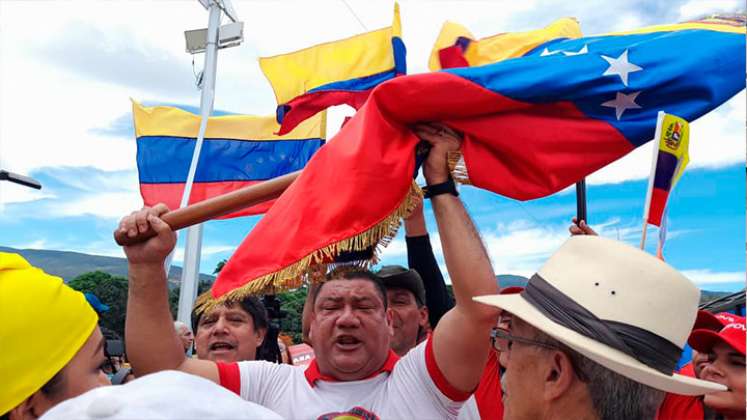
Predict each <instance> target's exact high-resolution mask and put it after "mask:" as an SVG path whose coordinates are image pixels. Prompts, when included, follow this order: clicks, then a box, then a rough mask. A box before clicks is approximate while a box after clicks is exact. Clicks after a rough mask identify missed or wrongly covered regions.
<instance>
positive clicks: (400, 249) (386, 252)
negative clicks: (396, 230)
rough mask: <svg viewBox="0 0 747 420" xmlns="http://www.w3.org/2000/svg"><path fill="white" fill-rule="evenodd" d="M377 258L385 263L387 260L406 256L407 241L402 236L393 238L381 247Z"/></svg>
mask: <svg viewBox="0 0 747 420" xmlns="http://www.w3.org/2000/svg"><path fill="white" fill-rule="evenodd" d="M379 257H380V258H379V259H380V260H381V261H382V262H383V263H385V264H386V262H387V260H392V259H399V258H402V257H405V258H407V243H405V240H404V239H403V238H395V239H394V240H392V241H391V242H389V245H387V246H386V248H382V251H381V254H379Z"/></svg>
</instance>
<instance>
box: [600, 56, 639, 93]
mask: <svg viewBox="0 0 747 420" xmlns="http://www.w3.org/2000/svg"><path fill="white" fill-rule="evenodd" d="M602 58H604V59H605V60H606V61H607V62H608V63H609V64H610V66H609V67H608V68H607V70H606V71H605V72H604V73H603V74H602V76H620V79H621V80H622V82H623V84H624V85H625V86H627V85H628V73H633V72H636V71H641V70H643V69H642V68H641V67H638V66H636V65H635V64H633V63H631V62H629V61H628V50H625V51H624V52H623V53H622V54H620V56H619V57H617V58H612V57H607V56H606V55H603V56H602Z"/></svg>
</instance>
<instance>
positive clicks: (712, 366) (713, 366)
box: [700, 360, 724, 378]
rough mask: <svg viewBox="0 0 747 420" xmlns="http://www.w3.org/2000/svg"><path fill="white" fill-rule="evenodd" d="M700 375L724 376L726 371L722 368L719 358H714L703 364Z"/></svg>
mask: <svg viewBox="0 0 747 420" xmlns="http://www.w3.org/2000/svg"><path fill="white" fill-rule="evenodd" d="M700 376H702V377H704V378H706V377H708V376H715V377H722V376H724V372H723V371H722V370H721V366H720V365H719V363H718V360H714V361H712V362H707V363H705V365H704V366H703V370H702V371H701V372H700Z"/></svg>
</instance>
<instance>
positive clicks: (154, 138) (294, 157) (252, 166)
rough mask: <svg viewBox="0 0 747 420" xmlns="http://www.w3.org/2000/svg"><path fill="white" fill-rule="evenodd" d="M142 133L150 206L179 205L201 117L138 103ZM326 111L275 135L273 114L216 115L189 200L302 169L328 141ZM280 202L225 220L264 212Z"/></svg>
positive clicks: (140, 152) (142, 172)
mask: <svg viewBox="0 0 747 420" xmlns="http://www.w3.org/2000/svg"><path fill="white" fill-rule="evenodd" d="M132 115H133V117H134V120H135V136H136V137H137V167H138V175H139V177H140V194H141V195H142V196H143V201H144V202H145V205H146V206H152V205H155V204H156V203H165V204H166V205H168V206H169V208H171V209H176V208H179V204H180V202H181V198H182V193H183V192H184V185H185V183H186V181H187V174H188V172H189V165H190V163H191V162H192V153H193V151H194V147H195V142H196V139H197V134H198V131H199V128H200V116H199V115H195V114H192V113H190V112H187V111H184V110H181V109H179V108H174V107H170V106H154V107H144V106H142V105H140V104H138V103H136V102H133V104H132ZM325 118H326V112H324V113H321V114H319V115H318V116H316V117H314V118H311V119H308V120H306V121H304V122H303V124H301V125H299V126H298V127H297V128H296V129H295V130H293V131H292V132H290V133H288V134H287V135H284V136H277V135H275V134H273V132H276V131H277V130H278V124H277V123H276V122H275V118H274V117H272V116H267V117H255V116H250V115H225V116H220V117H210V119H209V120H208V125H207V131H206V132H205V139H204V142H203V144H202V150H201V151H200V160H199V162H198V163H197V172H195V179H194V184H192V195H191V197H190V200H189V203H190V204H191V203H196V202H199V201H202V200H205V199H207V198H210V197H214V196H217V195H221V194H225V193H227V192H230V191H233V190H236V189H239V188H242V187H245V186H248V185H252V184H257V183H260V182H262V181H264V180H267V179H271V178H275V177H278V176H281V175H285V174H287V173H290V172H294V171H297V170H299V169H302V168H303V167H304V166H306V163H307V162H308V161H309V159H311V156H313V155H314V153H316V151H317V150H319V148H320V147H321V146H322V145H323V144H324V141H325V137H326V134H325V133H326V121H325ZM273 202H274V201H271V202H266V203H262V204H259V205H256V206H253V207H250V208H247V209H244V210H241V211H238V212H235V213H231V214H229V215H227V216H223V217H222V218H231V217H238V216H246V215H250V214H260V213H264V212H266V211H267V209H268V208H270V206H272V204H273Z"/></svg>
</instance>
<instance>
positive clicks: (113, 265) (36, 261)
mask: <svg viewBox="0 0 747 420" xmlns="http://www.w3.org/2000/svg"><path fill="white" fill-rule="evenodd" d="M0 252H14V253H17V254H21V256H23V257H24V258H26V260H28V262H29V263H30V264H31V265H33V266H35V267H39V268H41V269H42V270H44V271H45V272H46V273H49V274H53V275H55V276H60V277H62V279H63V280H65V282H68V281H70V280H72V279H74V278H76V277H78V276H79V275H81V274H84V273H88V272H90V271H97V270H98V271H103V272H106V273H109V274H111V275H114V276H122V277H127V260H126V259H124V258H117V257H104V256H101V255H90V254H83V253H80V252H69V251H51V250H42V249H15V248H8V247H3V246H0ZM181 275H182V269H181V267H177V266H173V265H172V266H171V270H169V287H175V286H177V285H178V284H179V281H180V279H181ZM214 280H215V277H214V276H209V275H207V274H202V273H201V274H200V281H201V282H204V281H206V282H209V283H212V282H213V281H214Z"/></svg>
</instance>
